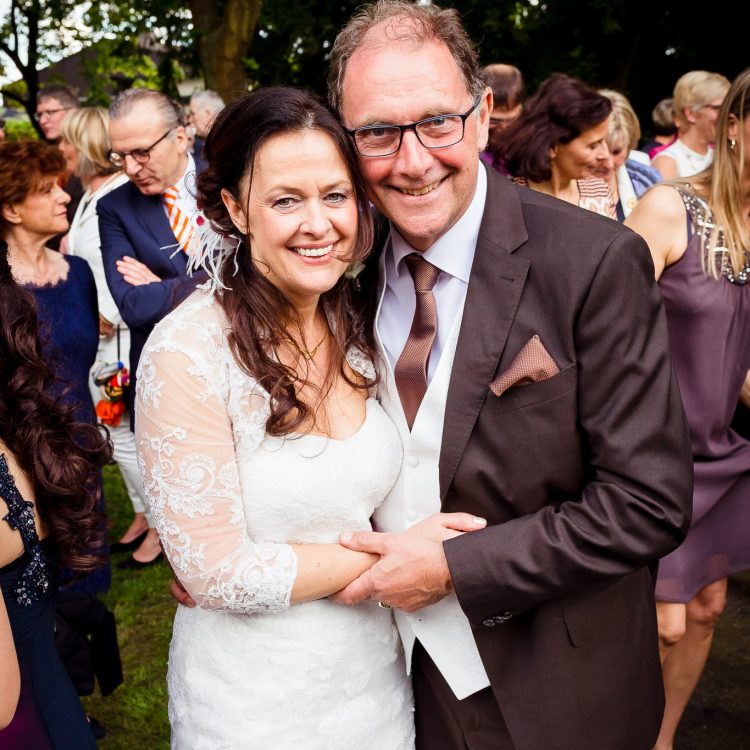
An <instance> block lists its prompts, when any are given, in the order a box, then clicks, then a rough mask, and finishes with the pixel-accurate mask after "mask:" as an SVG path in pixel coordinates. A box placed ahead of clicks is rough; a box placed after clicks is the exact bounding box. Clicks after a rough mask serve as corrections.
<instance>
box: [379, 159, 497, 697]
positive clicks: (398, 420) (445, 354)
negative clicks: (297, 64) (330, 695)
mask: <svg viewBox="0 0 750 750" xmlns="http://www.w3.org/2000/svg"><path fill="white" fill-rule="evenodd" d="M486 193H487V175H486V173H485V171H484V169H482V168H480V169H479V174H478V180H477V187H476V192H475V194H474V197H473V199H472V201H471V204H470V205H469V208H468V209H467V211H466V212H465V213H464V215H463V216H462V217H461V218H460V219H459V221H458V222H457V223H456V225H455V226H454V227H452V228H451V229H450V230H449V231H448V232H447V233H446V234H445V235H444V236H443V237H441V238H440V239H439V240H438V241H437V242H436V243H435V244H434V245H433V246H432V247H430V248H429V250H427V251H426V252H425V253H424V257H425V258H426V259H427V260H429V261H430V263H433V264H434V265H435V266H437V267H438V268H440V269H441V271H443V272H444V273H442V274H441V276H440V279H439V280H438V283H437V284H436V286H435V289H434V290H433V291H434V294H435V299H436V303H437V309H438V333H437V336H436V340H435V343H434V344H433V349H432V356H431V357H430V364H429V379H430V382H429V386H428V388H427V392H426V393H425V396H424V399H423V400H422V403H421V405H420V407H419V411H418V412H417V416H416V418H415V420H414V424H413V425H412V429H411V430H410V429H409V427H408V426H407V424H406V419H405V417H404V413H403V409H402V406H401V400H400V398H399V396H398V390H397V388H396V384H395V380H394V375H393V368H394V363H395V362H396V361H397V360H398V357H399V355H400V354H401V351H402V349H403V347H404V344H405V343H406V339H407V337H408V334H409V329H410V328H411V321H412V318H413V316H414V308H415V306H416V299H415V297H416V295H415V292H414V283H413V281H412V278H411V275H410V274H409V270H408V268H406V264H404V263H402V260H403V258H404V256H406V255H408V254H409V253H411V252H414V250H413V248H411V247H410V246H409V245H408V243H406V241H405V240H404V239H403V237H401V235H399V234H398V232H397V231H396V230H395V229H393V228H392V229H391V240H390V241H389V242H388V249H387V250H386V252H385V253H383V255H382V256H381V259H380V263H381V274H382V275H383V276H384V277H385V287H384V289H383V294H382V297H381V300H380V307H379V310H378V316H377V323H376V331H377V334H378V339H379V343H380V345H381V347H382V349H383V350H384V351H385V353H386V357H387V360H388V362H387V368H386V370H387V371H386V373H385V377H384V378H383V382H382V383H381V389H380V396H381V401H382V404H383V407H384V408H385V410H386V412H387V413H388V415H389V416H390V417H391V419H392V420H393V422H394V424H395V425H396V427H397V429H398V430H399V434H400V436H401V441H402V443H403V446H404V464H403V467H402V470H401V472H400V474H399V476H398V479H397V480H396V484H395V485H394V487H393V488H392V489H391V491H390V493H389V494H388V496H387V497H386V499H385V501H384V502H383V504H382V505H381V506H380V507H379V508H378V509H377V510H376V511H375V516H374V520H375V526H376V528H377V529H378V530H379V531H391V532H395V533H400V532H403V531H405V530H406V529H408V528H409V527H411V526H413V525H414V524H415V523H418V522H419V521H421V520H422V519H424V518H427V517H428V516H430V515H432V514H433V513H438V512H439V511H440V480H439V473H440V472H439V465H440V446H441V443H442V436H443V424H444V421H445V404H446V400H447V396H448V387H449V384H450V375H451V370H452V368H453V357H454V355H455V351H456V345H457V343H458V333H459V330H460V326H461V317H462V314H463V307H464V302H465V299H466V290H467V288H468V283H469V276H470V273H471V266H472V263H473V261H474V251H475V247H476V243H477V238H478V236H479V228H480V225H481V222H482V216H483V213H484V204H485V197H486ZM394 614H395V618H396V624H397V625H398V628H399V632H400V633H401V639H402V642H403V644H404V655H405V657H406V666H407V671H409V669H410V667H411V655H412V649H413V647H414V642H415V639H418V640H419V641H420V643H421V644H422V645H423V646H424V648H425V650H426V651H427V653H428V654H429V655H430V657H431V658H432V660H433V661H434V662H435V664H436V665H437V667H438V669H439V670H440V672H441V674H442V675H443V677H444V678H445V680H446V682H447V683H448V685H450V687H451V689H452V690H453V692H454V694H455V695H456V697H457V698H458V699H459V700H460V699H463V698H466V697H467V696H469V695H472V694H473V693H476V692H477V691H479V690H482V689H483V688H485V687H487V686H488V685H489V684H490V683H489V678H488V677H487V673H486V671H485V669H484V665H483V664H482V660H481V657H480V656H479V652H478V650H477V647H476V643H475V642H474V637H473V634H472V631H471V626H470V624H469V621H468V619H467V618H466V615H465V614H464V613H463V611H462V610H461V606H460V604H459V603H458V599H457V598H456V595H455V594H451V595H450V596H447V597H445V598H444V599H442V600H441V601H439V602H437V604H433V605H431V606H428V607H424V608H423V609H421V610H419V611H418V612H416V613H414V614H407V613H405V612H400V611H398V610H396V611H395V613H394Z"/></svg>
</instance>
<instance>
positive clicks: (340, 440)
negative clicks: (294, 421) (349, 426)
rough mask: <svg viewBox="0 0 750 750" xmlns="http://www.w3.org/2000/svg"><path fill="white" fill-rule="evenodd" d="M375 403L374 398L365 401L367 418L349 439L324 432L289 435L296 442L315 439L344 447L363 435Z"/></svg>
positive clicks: (369, 397)
mask: <svg viewBox="0 0 750 750" xmlns="http://www.w3.org/2000/svg"><path fill="white" fill-rule="evenodd" d="M373 401H375V397H374V396H368V397H367V400H366V401H365V418H364V419H363V420H362V422H361V424H360V425H359V427H357V429H356V430H355V431H354V432H353V433H352V434H351V435H349V437H345V438H334V437H330V436H328V435H324V434H323V433H322V432H304V433H299V432H295V433H292V434H291V435H289V437H293V438H294V440H304V439H305V438H314V439H316V440H328V441H330V442H332V443H340V444H342V445H343V444H345V443H350V442H353V441H354V440H355V439H357V438H358V437H360V436H361V435H362V433H363V432H364V431H365V426H366V425H367V423H368V422H369V421H370V415H371V414H372V408H371V407H372V403H371V402H373Z"/></svg>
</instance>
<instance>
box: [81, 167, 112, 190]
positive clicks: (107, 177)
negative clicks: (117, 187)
mask: <svg viewBox="0 0 750 750" xmlns="http://www.w3.org/2000/svg"><path fill="white" fill-rule="evenodd" d="M119 176H120V172H114V173H113V174H98V175H94V176H93V177H81V182H82V183H83V186H84V187H85V188H86V190H88V191H89V192H91V193H95V192H96V191H97V190H98V189H99V188H100V187H101V186H102V185H106V184H107V183H109V182H112V181H113V180H114V179H116V178H117V177H119Z"/></svg>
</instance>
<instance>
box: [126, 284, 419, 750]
mask: <svg viewBox="0 0 750 750" xmlns="http://www.w3.org/2000/svg"><path fill="white" fill-rule="evenodd" d="M225 329H226V326H225V323H224V320H223V317H222V313H221V310H220V308H219V306H218V305H217V304H215V303H214V300H213V297H212V296H211V294H210V292H206V291H205V290H204V291H197V292H195V293H194V294H193V295H192V296H191V297H190V298H189V299H188V300H187V301H186V302H184V303H183V304H182V305H181V306H180V307H179V308H178V309H177V310H175V311H174V312H173V313H172V314H171V315H169V316H167V317H166V318H165V319H164V320H163V321H162V322H161V323H160V324H159V325H157V327H156V328H155V329H154V332H153V334H152V336H151V338H150V339H149V342H148V344H147V346H146V348H145V349H144V352H143V355H142V357H141V364H140V367H139V373H138V393H137V399H136V409H137V416H136V430H137V435H136V438H137V444H138V449H139V464H140V468H141V472H142V474H143V479H144V483H145V486H146V491H147V494H148V497H149V500H150V505H151V510H152V513H153V517H154V521H155V523H156V527H157V529H158V531H159V535H160V536H161V539H162V543H163V545H164V549H165V553H166V555H167V557H168V558H169V560H170V562H171V564H172V566H173V568H174V569H175V572H176V573H177V575H178V577H179V578H180V580H181V581H182V582H183V584H184V585H185V587H186V589H187V590H188V591H189V593H190V594H191V595H192V596H193V598H194V599H195V600H196V601H197V602H198V604H199V605H200V606H199V607H196V608H194V609H187V608H184V607H179V608H178V612H177V617H176V619H175V630H174V637H173V639H172V645H171V649H170V662H169V673H168V682H169V693H170V702H169V714H170V722H171V725H172V747H173V748H190V749H191V750H199V749H201V748H206V750H208V749H209V748H210V749H211V750H218V749H220V748H226V749H227V750H229V749H230V748H231V750H241V749H242V748H248V750H249V749H250V748H260V747H262V748H269V749H271V748H279V749H281V748H287V747H298V748H300V749H301V750H341V748H344V747H357V748H362V750H382V749H383V748H388V750H413V746H414V737H413V725H412V718H411V708H412V696H411V688H410V685H409V682H408V680H407V678H406V675H405V669H404V664H403V656H402V654H401V650H400V643H399V640H398V635H397V632H396V630H395V627H394V625H393V622H392V619H391V614H390V613H389V612H387V611H386V610H384V609H381V608H379V607H377V605H374V604H372V603H368V604H364V605H361V606H358V607H353V608H349V607H343V606H341V605H338V604H334V603H333V602H330V601H328V600H325V599H324V600H319V601H314V602H307V603H304V604H295V605H294V606H290V595H291V589H292V586H293V584H294V580H295V576H296V566H297V562H296V555H295V554H294V552H293V550H292V548H291V547H290V544H303V543H330V542H336V541H337V539H338V535H339V534H340V533H341V532H342V531H354V530H359V529H369V528H371V526H370V517H371V515H372V513H373V510H374V509H375V508H376V507H377V506H378V505H379V504H380V503H381V502H382V501H383V499H384V497H385V496H386V494H387V493H388V491H389V490H390V488H391V486H392V485H393V483H394V482H395V480H396V477H397V475H398V472H399V470H400V466H401V445H400V441H399V439H398V434H397V432H396V430H395V427H394V426H393V425H392V424H391V423H390V421H389V420H388V419H387V417H386V416H385V414H384V412H383V411H382V409H380V406H379V405H378V404H377V402H375V401H374V399H370V400H368V402H367V416H366V419H365V421H364V423H363V425H362V426H361V428H360V429H359V430H358V431H357V432H356V433H355V434H354V435H352V436H351V437H350V438H348V439H347V440H334V439H328V438H325V437H322V436H318V435H296V436H287V437H286V438H274V437H270V436H267V435H266V434H265V423H266V420H267V418H268V414H269V407H268V395H267V393H266V392H265V391H264V390H263V389H262V388H260V386H259V385H258V384H257V382H255V381H254V380H253V379H252V378H251V377H249V376H248V375H247V374H246V373H244V372H243V371H242V370H241V369H240V368H239V366H238V365H237V364H236V363H235V361H234V358H233V357H232V354H231V351H230V349H229V347H228V345H227V341H226V330H225ZM347 359H348V361H349V364H350V365H351V366H352V368H354V369H355V370H357V371H358V372H360V373H361V374H362V375H364V376H365V377H368V376H369V377H372V375H373V374H374V370H373V367H372V364H371V363H370V362H369V361H368V360H367V358H366V357H364V355H362V354H361V353H360V352H357V351H351V352H350V353H349V355H348V358H347Z"/></svg>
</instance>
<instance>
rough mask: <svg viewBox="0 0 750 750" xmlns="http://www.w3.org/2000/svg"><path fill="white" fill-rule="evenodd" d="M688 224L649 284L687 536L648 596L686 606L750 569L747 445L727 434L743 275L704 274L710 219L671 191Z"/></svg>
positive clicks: (741, 358)
mask: <svg viewBox="0 0 750 750" xmlns="http://www.w3.org/2000/svg"><path fill="white" fill-rule="evenodd" d="M678 191H679V193H680V196H681V197H682V200H683V202H684V204H685V208H686V211H687V221H688V245H687V249H686V250H685V253H684V254H683V256H682V257H681V258H680V259H679V260H678V261H677V262H676V263H673V264H672V265H670V266H667V267H666V268H665V269H664V272H663V273H662V275H661V278H660V279H659V287H660V289H661V294H662V298H663V300H664V307H665V310H666V313H667V322H668V326H669V343H670V351H671V354H672V361H673V364H674V368H675V371H676V373H677V381H678V383H679V386H680V393H681V394H682V401H683V405H684V407H685V412H686V414H687V419H688V424H689V427H690V436H691V440H692V445H693V460H694V468H695V485H694V490H693V519H692V523H691V526H690V531H689V533H688V536H687V539H686V540H685V541H684V542H683V544H682V545H681V546H680V547H678V549H677V550H675V551H674V552H673V553H672V554H670V555H668V556H667V557H666V558H664V559H663V560H662V561H661V563H660V564H659V578H658V582H657V587H656V595H657V599H660V600H662V601H671V602H688V601H689V600H690V599H692V598H693V597H694V596H695V594H697V593H698V591H699V590H700V589H701V588H703V587H704V586H706V585H708V584H709V583H712V582H714V581H717V580H719V579H721V578H724V577H725V576H727V575H731V574H732V573H736V572H739V571H741V570H746V569H748V568H750V442H748V441H747V440H745V439H744V438H742V437H740V436H739V435H738V434H737V433H736V432H735V431H734V430H733V429H731V427H730V423H731V421H732V416H733V414H734V410H735V408H736V406H737V402H738V400H739V393H740V388H741V387H742V383H743V381H744V379H745V375H746V374H747V371H748V370H749V369H750V284H748V283H746V282H747V281H748V279H749V278H750V268H748V264H747V260H746V263H745V267H744V268H743V270H742V272H741V273H739V274H737V276H736V277H735V275H734V273H732V271H731V268H729V267H728V268H726V269H725V272H724V273H723V275H722V276H721V277H720V278H719V279H718V280H715V279H712V278H710V277H708V276H707V275H706V273H705V272H704V270H703V267H702V262H701V253H702V238H703V236H704V234H705V233H707V232H710V231H711V230H712V229H713V217H712V215H711V212H710V210H709V208H708V206H707V205H706V203H705V201H703V200H702V199H701V198H700V197H698V196H697V195H696V194H695V193H694V192H693V191H692V189H691V188H690V187H689V186H684V187H683V186H680V187H679V188H678Z"/></svg>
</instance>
